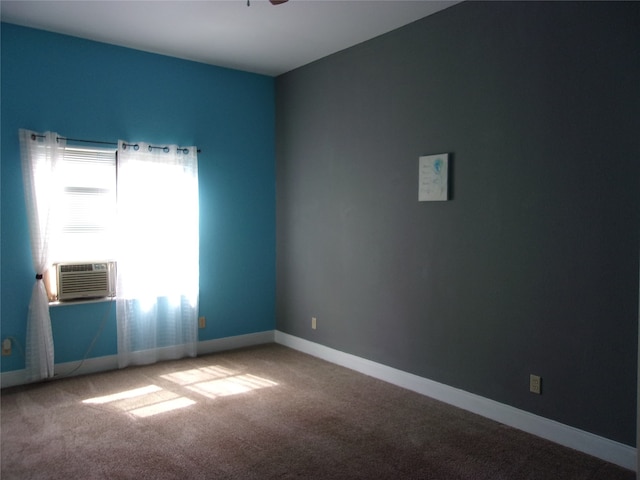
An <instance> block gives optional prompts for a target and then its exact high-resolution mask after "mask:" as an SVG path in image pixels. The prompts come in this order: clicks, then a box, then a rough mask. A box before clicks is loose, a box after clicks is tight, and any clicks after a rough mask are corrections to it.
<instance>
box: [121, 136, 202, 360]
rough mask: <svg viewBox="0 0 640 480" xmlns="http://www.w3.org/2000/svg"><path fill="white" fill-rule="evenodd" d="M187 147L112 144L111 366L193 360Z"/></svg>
mask: <svg viewBox="0 0 640 480" xmlns="http://www.w3.org/2000/svg"><path fill="white" fill-rule="evenodd" d="M198 222H199V214H198V160H197V149H196V148H195V147H188V148H184V149H182V148H178V147H177V146H176V145H170V146H167V147H165V148H158V147H153V146H150V145H148V144H145V143H138V144H136V145H135V146H134V145H132V144H129V143H126V142H122V141H120V142H118V254H117V256H118V282H117V301H116V304H117V315H116V317H117V325H118V363H119V366H120V367H121V368H122V367H125V366H127V365H134V364H147V363H153V362H156V361H159V360H165V359H172V358H180V357H185V356H195V355H196V350H197V337H198V318H197V316H198V285H199V271H198V261H199V255H198V251H199V250H198V247H199V236H198Z"/></svg>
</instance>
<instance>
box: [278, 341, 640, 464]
mask: <svg viewBox="0 0 640 480" xmlns="http://www.w3.org/2000/svg"><path fill="white" fill-rule="evenodd" d="M275 342H276V343H279V344H281V345H284V346H287V347H290V348H293V349H295V350H299V351H301V352H304V353H307V354H309V355H313V356H314V357H318V358H321V359H323V360H326V361H328V362H331V363H335V364H337V365H340V366H343V367H346V368H349V369H351V370H355V371H357V372H360V373H363V374H365V375H369V376H371V377H374V378H377V379H380V380H383V381H385V382H388V383H391V384H393V385H397V386H399V387H402V388H406V389H407V390H411V391H414V392H417V393H420V394H422V395H426V396H428V397H431V398H435V399H436V400H440V401H442V402H445V403H448V404H450V405H453V406H455V407H458V408H462V409H464V410H467V411H469V412H472V413H475V414H478V415H481V416H483V417H486V418H489V419H491V420H494V421H497V422H500V423H502V424H505V425H508V426H510V427H514V428H517V429H519V430H522V431H525V432H527V433H531V434H533V435H536V436H538V437H542V438H545V439H547V440H551V441H552V442H555V443H558V444H560V445H564V446H566V447H569V448H573V449H574V450H578V451H580V452H583V453H586V454H588V455H592V456H594V457H597V458H600V459H602V460H605V461H607V462H611V463H613V464H616V465H619V466H621V467H623V468H626V469H629V470H632V471H636V469H637V460H636V458H637V449H636V448H634V447H631V446H629V445H625V444H623V443H619V442H616V441H613V440H609V439H608V438H604V437H600V436H598V435H594V434H592V433H589V432H585V431H583V430H580V429H577V428H574V427H571V426H569V425H564V424H562V423H559V422H556V421H555V420H550V419H548V418H544V417H540V416H538V415H534V414H532V413H529V412H526V411H524V410H520V409H517V408H514V407H511V406H509V405H505V404H503V403H499V402H496V401H494V400H490V399H488V398H484V397H481V396H479V395H475V394H473V393H469V392H466V391H464V390H460V389H457V388H454V387H450V386H448V385H445V384H443V383H439V382H434V381H433V380H429V379H427V378H423V377H419V376H417V375H413V374H411V373H407V372H404V371H402V370H397V369H395V368H392V367H388V366H386V365H382V364H380V363H376V362H372V361H370V360H366V359H364V358H361V357H357V356H355V355H351V354H348V353H344V352H340V351H339V350H334V349H332V348H329V347H325V346H323V345H320V344H317V343H314V342H310V341H308V340H304V339H302V338H299V337H294V336H292V335H289V334H287V333H283V332H280V331H278V330H276V332H275Z"/></svg>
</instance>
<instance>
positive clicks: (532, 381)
mask: <svg viewBox="0 0 640 480" xmlns="http://www.w3.org/2000/svg"><path fill="white" fill-rule="evenodd" d="M529 391H530V392H531V393H536V394H538V395H540V394H541V393H542V378H540V377H539V376H538V375H533V374H532V375H529Z"/></svg>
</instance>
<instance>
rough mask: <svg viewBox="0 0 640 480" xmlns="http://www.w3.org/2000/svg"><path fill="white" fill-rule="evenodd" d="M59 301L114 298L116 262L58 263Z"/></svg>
mask: <svg viewBox="0 0 640 480" xmlns="http://www.w3.org/2000/svg"><path fill="white" fill-rule="evenodd" d="M56 273H57V280H58V300H77V299H81V298H102V297H114V296H115V294H116V287H115V285H116V264H115V262H96V263H58V264H57V265H56Z"/></svg>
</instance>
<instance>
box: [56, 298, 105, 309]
mask: <svg viewBox="0 0 640 480" xmlns="http://www.w3.org/2000/svg"><path fill="white" fill-rule="evenodd" d="M115 300H116V297H102V298H87V299H81V300H63V301H59V300H56V301H55V302H49V306H50V307H65V306H68V305H84V304H87V303H103V302H115Z"/></svg>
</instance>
